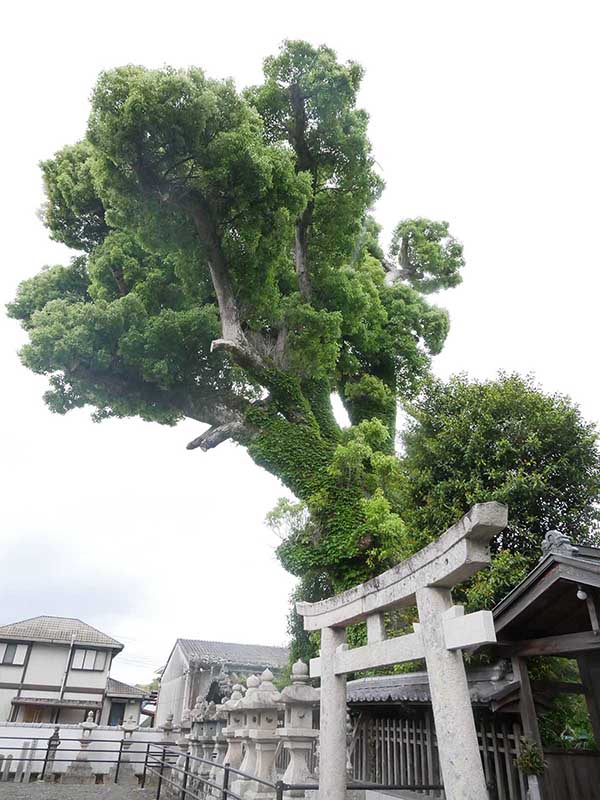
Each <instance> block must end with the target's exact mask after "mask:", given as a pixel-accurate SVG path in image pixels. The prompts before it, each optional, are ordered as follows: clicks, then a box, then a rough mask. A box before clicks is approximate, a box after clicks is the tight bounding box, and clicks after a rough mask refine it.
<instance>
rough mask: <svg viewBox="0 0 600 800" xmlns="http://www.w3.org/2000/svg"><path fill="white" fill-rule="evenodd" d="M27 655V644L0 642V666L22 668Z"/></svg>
mask: <svg viewBox="0 0 600 800" xmlns="http://www.w3.org/2000/svg"><path fill="white" fill-rule="evenodd" d="M26 653H27V645H26V644H13V643H12V642H6V643H5V642H0V664H7V665H11V666H14V667H22V666H23V664H24V663H25V655H26Z"/></svg>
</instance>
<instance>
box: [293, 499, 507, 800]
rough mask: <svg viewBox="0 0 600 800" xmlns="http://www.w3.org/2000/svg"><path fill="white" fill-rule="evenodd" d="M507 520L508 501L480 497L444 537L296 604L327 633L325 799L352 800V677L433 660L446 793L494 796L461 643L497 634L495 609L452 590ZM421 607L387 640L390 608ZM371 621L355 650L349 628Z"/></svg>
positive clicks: (475, 798)
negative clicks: (473, 608)
mask: <svg viewBox="0 0 600 800" xmlns="http://www.w3.org/2000/svg"><path fill="white" fill-rule="evenodd" d="M507 521H508V510H507V507H506V506H504V505H502V504H500V503H480V504H478V505H476V506H473V508H472V509H471V510H470V511H469V513H468V514H466V515H465V516H464V517H463V518H462V519H461V520H460V521H459V522H457V523H456V525H453V526H452V527H451V528H450V529H449V530H447V531H446V532H445V533H444V534H442V536H440V538H439V539H438V540H437V541H435V542H432V543H431V544H429V545H427V547H424V548H423V549H422V550H420V551H419V552H418V553H416V554H415V555H414V556H411V557H410V558H408V559H406V560H405V561H403V562H401V563H400V564H398V565H396V566H395V567H393V568H392V569H390V570H388V571H387V572H384V573H383V574H382V575H379V576H378V577H377V578H373V579H372V580H370V581H367V582H366V583H362V584H360V585H359V586H355V587H354V588H353V589H349V590H348V591H346V592H342V594H339V595H336V596H335V597H331V598H329V599H327V600H321V601H320V602H318V603H298V604H297V609H298V613H299V614H301V615H302V616H303V617H304V627H305V629H306V630H309V631H314V630H320V631H321V656H320V658H316V659H313V660H312V661H311V676H312V677H320V678H321V743H320V754H321V761H320V768H319V775H320V785H319V800H345V797H346V675H347V674H348V673H349V672H356V671H358V670H364V669H373V668H374V667H383V666H389V665H391V664H397V663H400V662H403V661H413V660H415V659H419V658H423V657H424V658H425V661H426V664H427V672H428V677H429V686H430V690H431V702H432V708H433V716H434V720H435V727H436V735H437V742H438V750H439V758H440V766H441V770H442V776H443V781H444V789H445V793H446V798H447V800H484V798H487V797H488V792H487V787H486V783H485V776H484V772H483V766H482V762H481V757H480V755H479V744H478V741H477V731H476V729H475V722H474V719H473V710H472V707H471V699H470V696H469V688H468V684H467V676H466V672H465V667H464V663H463V658H462V648H463V647H473V646H475V645H480V644H485V643H491V642H495V641H496V634H495V631H494V623H493V618H492V614H491V612H490V611H478V612H476V613H474V614H467V615H466V616H465V614H464V609H463V608H462V606H454V605H453V604H452V596H451V593H450V590H451V588H452V587H453V586H455V585H456V584H458V583H461V582H462V581H464V580H466V579H467V578H470V577H471V576H472V575H474V574H475V573H476V572H477V571H478V570H480V569H481V568H482V567H484V566H486V565H487V564H489V562H490V554H489V543H490V541H491V539H492V537H493V536H494V535H495V534H497V533H500V531H502V530H503V529H504V528H505V527H506V525H507ZM415 603H416V605H417V608H418V611H419V620H420V622H419V623H418V624H416V625H415V626H414V633H410V634H406V635H404V636H398V637H395V638H393V639H386V638H385V632H384V625H383V613H384V612H385V611H389V610H391V609H393V608H399V607H402V606H410V605H415ZM363 620H364V621H366V623H367V639H368V644H367V645H365V646H364V647H357V648H354V649H352V650H349V649H348V646H347V645H346V644H345V629H346V628H347V627H348V626H349V625H353V624H354V623H356V622H361V621H363Z"/></svg>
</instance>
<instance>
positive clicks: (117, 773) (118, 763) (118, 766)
mask: <svg viewBox="0 0 600 800" xmlns="http://www.w3.org/2000/svg"><path fill="white" fill-rule="evenodd" d="M122 754H123V739H121V743H120V744H119V755H118V756H117V768H116V769H115V783H118V782H119V770H120V769H121V755H122Z"/></svg>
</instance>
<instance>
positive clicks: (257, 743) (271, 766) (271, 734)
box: [242, 669, 281, 800]
mask: <svg viewBox="0 0 600 800" xmlns="http://www.w3.org/2000/svg"><path fill="white" fill-rule="evenodd" d="M280 699H281V695H280V694H279V692H278V691H277V689H276V688H275V686H274V685H273V673H272V672H271V671H270V670H268V669H266V670H265V671H264V672H263V673H262V675H261V680H260V684H259V686H258V687H257V688H256V690H255V691H253V692H250V691H249V692H248V693H247V695H246V697H245V698H244V700H243V701H242V707H243V708H244V713H245V715H246V724H247V726H248V739H249V743H250V744H253V745H254V752H255V757H254V771H253V772H254V775H255V776H256V777H257V778H260V779H261V780H263V781H271V782H272V781H273V780H274V777H275V754H276V752H277V745H278V742H279V739H278V737H277V713H278V710H279V701H280ZM242 769H243V767H242ZM247 771H248V772H250V773H252V770H247ZM245 783H246V785H245V786H242V796H243V797H244V800H259V799H260V798H264V797H270V796H271V795H272V793H273V790H272V789H271V788H270V787H269V786H265V785H264V784H262V783H259V782H258V781H245Z"/></svg>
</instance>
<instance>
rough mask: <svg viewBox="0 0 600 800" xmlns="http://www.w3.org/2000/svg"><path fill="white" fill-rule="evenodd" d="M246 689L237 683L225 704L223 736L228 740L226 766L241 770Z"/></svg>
mask: <svg viewBox="0 0 600 800" xmlns="http://www.w3.org/2000/svg"><path fill="white" fill-rule="evenodd" d="M243 691H244V687H243V686H241V685H240V684H239V683H236V684H235V685H234V687H233V691H232V693H231V697H230V698H229V700H227V702H225V703H223V711H224V712H225V721H226V722H225V727H224V728H223V730H222V734H223V736H224V737H225V739H226V740H227V752H226V753H225V757H224V759H223V763H224V764H229V766H230V767H233V769H239V768H240V764H241V763H242V742H243V738H242V736H240V728H241V727H242V725H243V723H244V711H243V709H242V700H243V699H244V694H243Z"/></svg>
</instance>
